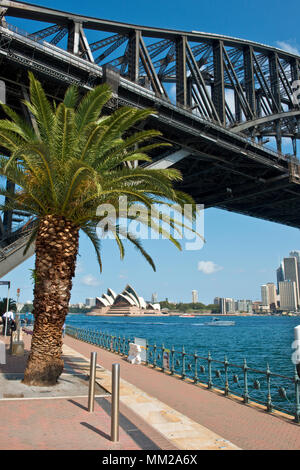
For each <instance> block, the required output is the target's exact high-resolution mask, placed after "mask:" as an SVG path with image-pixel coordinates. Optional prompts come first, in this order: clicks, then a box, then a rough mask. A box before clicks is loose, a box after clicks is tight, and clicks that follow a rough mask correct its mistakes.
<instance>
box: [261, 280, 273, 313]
mask: <svg viewBox="0 0 300 470" xmlns="http://www.w3.org/2000/svg"><path fill="white" fill-rule="evenodd" d="M261 301H262V305H263V306H264V307H269V309H271V310H272V309H275V308H276V306H277V291H276V286H275V284H274V283H273V282H268V284H264V285H263V286H261Z"/></svg>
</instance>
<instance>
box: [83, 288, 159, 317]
mask: <svg viewBox="0 0 300 470" xmlns="http://www.w3.org/2000/svg"><path fill="white" fill-rule="evenodd" d="M103 314H107V315H113V314H115V315H149V314H150V315H156V314H160V305H159V304H151V303H147V302H145V300H144V299H143V297H139V296H138V295H137V293H136V291H135V290H134V289H133V287H131V286H130V285H129V284H128V285H127V286H126V287H125V289H124V290H123V292H122V293H121V294H116V293H115V292H114V291H113V290H112V289H107V293H106V294H103V295H102V297H96V306H95V307H94V308H93V310H91V311H90V312H89V314H88V315H103Z"/></svg>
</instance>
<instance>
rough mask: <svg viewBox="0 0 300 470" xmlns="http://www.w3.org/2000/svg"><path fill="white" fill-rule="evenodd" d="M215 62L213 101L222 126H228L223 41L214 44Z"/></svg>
mask: <svg viewBox="0 0 300 470" xmlns="http://www.w3.org/2000/svg"><path fill="white" fill-rule="evenodd" d="M213 60H214V64H213V65H214V83H213V86H212V100H213V103H214V106H215V109H216V111H217V113H218V116H219V120H220V122H221V124H223V125H224V126H225V125H226V105H225V103H226V102H225V86H224V60H223V41H214V44H213Z"/></svg>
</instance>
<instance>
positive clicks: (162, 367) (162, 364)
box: [161, 344, 165, 372]
mask: <svg viewBox="0 0 300 470" xmlns="http://www.w3.org/2000/svg"><path fill="white" fill-rule="evenodd" d="M164 352H165V346H164V344H162V345H161V353H162V360H161V371H162V372H164V371H165V368H164Z"/></svg>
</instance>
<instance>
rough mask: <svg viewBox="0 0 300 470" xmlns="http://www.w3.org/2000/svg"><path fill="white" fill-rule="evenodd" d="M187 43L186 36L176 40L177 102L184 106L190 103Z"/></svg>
mask: <svg viewBox="0 0 300 470" xmlns="http://www.w3.org/2000/svg"><path fill="white" fill-rule="evenodd" d="M186 44H187V39H186V36H181V37H180V38H178V39H177V41H176V104H177V105H179V106H183V107H186V106H187V105H188V89H187V74H186Z"/></svg>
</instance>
